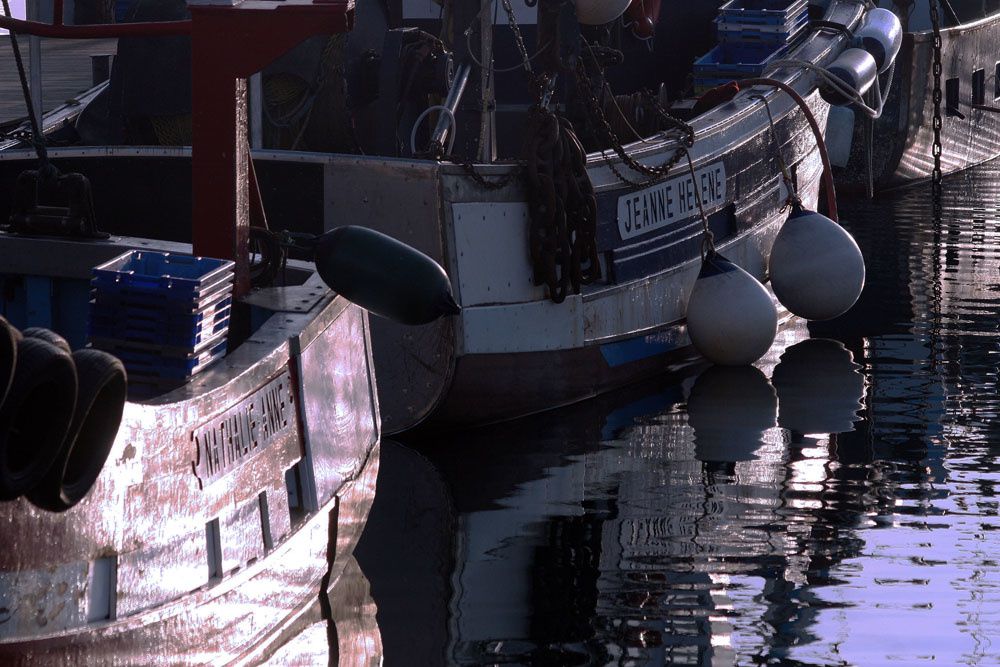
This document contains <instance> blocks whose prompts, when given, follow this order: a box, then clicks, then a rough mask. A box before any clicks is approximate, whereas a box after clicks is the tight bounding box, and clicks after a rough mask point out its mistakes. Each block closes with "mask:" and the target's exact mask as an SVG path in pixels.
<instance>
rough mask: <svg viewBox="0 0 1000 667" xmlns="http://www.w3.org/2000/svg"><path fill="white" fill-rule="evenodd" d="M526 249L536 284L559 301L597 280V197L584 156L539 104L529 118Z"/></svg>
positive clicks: (569, 130)
mask: <svg viewBox="0 0 1000 667" xmlns="http://www.w3.org/2000/svg"><path fill="white" fill-rule="evenodd" d="M526 150H527V155H526V158H527V168H526V176H527V188H528V194H529V207H530V210H531V226H530V231H529V243H530V247H529V251H530V255H531V265H532V272H533V281H534V284H535V285H546V286H547V287H548V290H549V298H550V299H551V300H552V301H553V302H555V303H562V302H563V301H564V300H565V299H566V295H567V294H568V293H569V290H570V289H572V290H573V293H574V294H579V293H580V286H581V285H587V284H590V283H592V282H594V281H595V280H599V279H600V278H601V263H600V258H599V257H598V254H597V239H596V236H597V197H596V195H595V194H594V187H593V185H592V184H591V182H590V177H589V176H588V175H587V153H586V151H584V149H583V146H582V145H581V144H580V141H579V139H577V137H576V133H575V132H574V131H573V126H572V125H571V124H570V122H569V121H568V120H566V119H565V118H561V117H559V116H556V114H554V113H553V112H552V111H550V110H549V109H547V108H544V107H542V106H540V105H536V106H534V107H533V108H532V109H531V111H530V112H529V115H528V141H527V146H526Z"/></svg>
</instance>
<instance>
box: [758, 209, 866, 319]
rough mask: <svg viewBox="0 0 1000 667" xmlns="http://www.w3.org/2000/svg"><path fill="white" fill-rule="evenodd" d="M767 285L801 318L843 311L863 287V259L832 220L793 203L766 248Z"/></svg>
mask: <svg viewBox="0 0 1000 667" xmlns="http://www.w3.org/2000/svg"><path fill="white" fill-rule="evenodd" d="M768 271H769V273H770V275H771V288H772V289H773V290H774V294H775V296H777V297H778V301H780V302H781V304H782V305H783V306H785V308H787V309H788V310H789V311H791V312H792V313H794V314H795V315H798V316H799V317H804V318H805V319H807V320H831V319H833V318H834V317H838V316H839V315H843V314H844V313H846V312H847V310H848V309H849V308H850V307H851V306H853V305H854V303H855V302H856V301H857V300H858V297H859V296H861V290H862V288H863V287H864V286H865V260H864V257H862V256H861V250H860V249H859V248H858V244H857V243H855V242H854V238H853V237H852V236H851V235H850V234H848V233H847V231H845V230H844V228H843V227H841V226H840V225H838V224H837V223H836V222H834V221H833V220H831V219H830V218H828V217H826V216H825V215H821V214H819V213H816V212H815V211H809V210H806V209H801V208H797V207H796V208H795V209H793V210H792V213H791V215H789V216H788V220H786V221H785V224H784V226H782V228H781V231H780V232H778V236H777V237H776V238H775V239H774V246H773V247H772V248H771V258H770V261H769V264H768Z"/></svg>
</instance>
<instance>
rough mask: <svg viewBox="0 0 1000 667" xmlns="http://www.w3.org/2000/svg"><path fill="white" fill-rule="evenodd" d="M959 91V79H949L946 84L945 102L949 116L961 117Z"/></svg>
mask: <svg viewBox="0 0 1000 667" xmlns="http://www.w3.org/2000/svg"><path fill="white" fill-rule="evenodd" d="M958 91H959V84H958V78H954V79H948V80H946V81H945V82H944V100H945V108H946V111H947V113H948V115H949V116H961V115H962V112H961V111H959V109H958V100H959V96H958Z"/></svg>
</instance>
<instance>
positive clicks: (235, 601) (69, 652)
mask: <svg viewBox="0 0 1000 667" xmlns="http://www.w3.org/2000/svg"><path fill="white" fill-rule="evenodd" d="M378 455H379V452H378V447H375V448H374V449H373V450H372V451H371V456H370V458H369V459H368V460H367V461H366V463H365V465H364V467H363V468H362V470H361V472H360V474H359V475H358V476H357V477H355V479H353V480H352V481H351V482H350V483H348V484H346V485H345V486H344V487H343V488H342V489H341V493H340V495H339V496H338V498H337V499H334V500H331V502H330V503H328V504H327V505H325V506H324V507H322V508H321V510H320V511H319V512H317V513H316V514H315V515H314V516H313V517H312V518H311V519H310V520H309V521H308V522H307V523H305V524H304V525H303V526H302V527H301V528H299V529H298V530H297V531H296V532H295V534H294V535H293V536H292V537H291V538H289V539H288V540H287V541H286V542H285V543H284V544H282V545H281V546H280V547H278V548H276V549H275V550H274V551H273V552H272V553H270V554H269V555H268V557H267V558H265V559H263V560H260V561H258V562H256V563H254V564H251V565H250V566H248V567H246V568H245V569H242V570H240V571H239V572H236V573H234V574H233V576H232V577H231V578H229V579H228V580H226V581H224V582H223V583H220V584H218V585H216V586H214V587H212V588H206V589H203V590H199V591H196V592H194V593H192V594H191V595H190V596H189V598H190V599H185V600H181V601H178V602H176V603H174V604H170V605H165V606H164V607H162V608H160V609H157V610H154V611H151V612H148V613H145V614H140V615H137V616H135V617H132V618H129V619H122V620H119V621H116V622H111V623H107V622H106V623H94V624H92V625H91V626H90V627H89V628H88V629H87V631H86V632H61V633H49V634H47V635H46V636H43V637H39V638H36V639H22V640H19V641H3V642H0V662H2V663H3V664H4V665H11V667H13V666H14V665H65V666H66V667H70V666H76V665H93V664H100V665H177V664H250V663H252V662H255V660H256V658H257V657H259V656H260V655H262V654H264V653H266V652H267V648H268V647H269V646H270V645H273V643H274V642H275V641H276V640H278V639H279V638H280V637H281V636H282V635H283V634H285V633H286V630H287V629H288V628H289V627H290V626H292V625H293V624H295V622H296V621H297V620H298V618H299V617H300V616H301V614H302V613H303V612H304V611H306V610H307V609H308V607H309V606H310V605H312V604H313V603H315V601H316V597H317V596H318V595H319V593H320V589H321V586H320V580H321V579H323V577H324V575H327V574H328V573H329V575H330V576H329V577H328V581H329V585H330V586H331V587H332V586H334V585H335V584H336V583H337V581H338V579H339V578H340V576H341V575H342V573H343V572H344V570H345V568H346V567H348V566H349V565H350V564H351V561H352V560H353V557H352V555H351V554H352V551H353V548H354V545H355V544H356V543H357V540H358V538H359V537H360V535H361V530H362V528H363V526H364V522H365V521H366V519H367V516H368V512H369V511H370V509H371V503H372V500H373V499H374V494H375V481H376V479H377V476H378V460H379V456H378ZM331 540H334V541H335V544H336V554H335V557H334V558H333V559H332V560H331V556H333V553H332V552H333V550H332V549H331V548H330V547H331ZM45 611H46V612H47V613H51V612H48V610H45Z"/></svg>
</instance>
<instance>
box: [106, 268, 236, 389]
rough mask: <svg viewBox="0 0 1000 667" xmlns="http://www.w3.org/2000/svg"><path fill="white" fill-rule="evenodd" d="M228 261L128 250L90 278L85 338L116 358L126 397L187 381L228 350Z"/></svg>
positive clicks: (230, 271)
mask: <svg viewBox="0 0 1000 667" xmlns="http://www.w3.org/2000/svg"><path fill="white" fill-rule="evenodd" d="M233 281H234V274H233V263H232V262H230V261H225V260H220V259H212V258H209V257H194V256H191V255H182V254H177V253H166V252H152V251H148V250H132V251H129V252H127V253H125V254H123V255H121V256H119V257H116V258H115V259H113V260H111V261H110V262H107V263H105V264H102V265H101V266H98V267H96V268H95V269H94V271H93V277H92V279H91V287H92V291H91V295H92V300H91V302H90V322H89V330H88V333H89V335H90V342H91V344H92V345H93V346H94V347H95V348H98V349H101V350H105V351H107V352H109V353H111V354H113V355H115V356H116V357H118V358H119V359H121V360H122V363H123V364H124V365H125V369H126V371H127V372H128V382H129V397H130V398H133V399H137V398H146V397H149V396H152V395H155V394H160V393H163V392H165V391H168V390H170V389H172V388H175V387H178V386H180V385H182V384H184V383H186V382H187V381H188V380H189V379H190V378H191V376H193V375H195V374H196V373H199V372H201V371H202V370H204V369H205V368H207V367H208V366H210V365H211V364H212V363H214V362H215V361H217V360H218V359H221V358H222V357H224V356H225V354H226V338H227V335H228V333H229V313H230V308H231V306H232V293H233Z"/></svg>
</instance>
